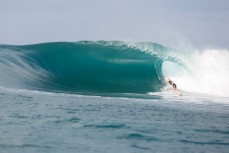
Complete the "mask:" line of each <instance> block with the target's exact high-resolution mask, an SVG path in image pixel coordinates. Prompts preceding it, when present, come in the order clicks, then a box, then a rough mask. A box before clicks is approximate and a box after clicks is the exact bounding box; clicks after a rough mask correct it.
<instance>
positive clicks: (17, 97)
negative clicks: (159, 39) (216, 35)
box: [0, 41, 229, 153]
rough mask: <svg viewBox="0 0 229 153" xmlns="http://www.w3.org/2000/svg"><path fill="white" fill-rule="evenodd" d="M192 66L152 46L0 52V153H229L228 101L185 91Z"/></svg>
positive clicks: (57, 46)
mask: <svg viewBox="0 0 229 153" xmlns="http://www.w3.org/2000/svg"><path fill="white" fill-rule="evenodd" d="M189 57H190V56H189ZM214 57H216V56H214ZM224 57H225V55H224ZM221 61H222V60H221ZM165 63H166V64H165ZM171 63H172V64H171ZM190 63H191V62H188V60H187V58H185V56H184V55H183V54H182V52H179V51H176V50H173V49H171V48H167V47H164V46H162V45H159V44H155V43H125V42H106V41H99V42H88V41H84V42H75V43H69V42H61V43H45V44H35V45H25V46H13V45H1V46H0V72H1V74H0V152H1V153H11V152H13V153H21V152H23V153H24V152H42V153H44V152H48V153H51V152H69V153H71V152H79V153H80V152H87V153H88V152H93V153H102V152H104V153H107V152H109V153H113V152H114V153H116V152H134V153H135V152H136V153H139V152H147V153H148V152H150V153H151V152H181V153H183V152H212V153H215V152H225V153H227V152H228V151H229V101H228V98H227V96H226V95H224V96H219V95H209V94H208V93H198V91H197V90H195V92H191V91H186V90H185V89H187V88H188V87H187V86H184V85H182V84H181V83H179V79H177V74H183V71H185V74H189V75H190V76H191V75H193V74H194V72H193V71H194V70H193V67H191V66H190ZM177 67H179V68H177ZM171 69H174V72H176V73H174V74H173V73H171V72H170V70H171ZM181 72H182V73H181ZM168 73H169V74H170V77H173V78H174V79H175V80H176V79H177V80H176V83H177V81H178V83H177V85H178V89H179V92H180V93H182V95H181V96H177V95H176V94H174V93H173V92H172V91H171V90H170V87H169V86H167V85H166V83H165V82H164V81H163V78H164V77H167V74H168ZM202 73H203V71H202ZM202 75H204V73H203V74H202ZM225 75H227V74H226V72H225ZM185 77H186V76H185V75H184V76H182V79H180V80H183V79H184V78H185ZM193 77H194V76H193ZM187 79H189V77H188V78H187ZM213 83H214V82H213ZM218 83H220V82H218ZM189 87H190V86H189ZM209 88H210V87H209ZM209 88H208V89H209ZM222 88H224V86H222ZM181 89H182V90H181ZM190 89H195V88H194V87H192V88H190ZM203 89H204V88H203ZM203 91H206V92H207V91H208V90H203ZM217 93H220V94H224V92H220V90H219V91H218V92H216V94H217Z"/></svg>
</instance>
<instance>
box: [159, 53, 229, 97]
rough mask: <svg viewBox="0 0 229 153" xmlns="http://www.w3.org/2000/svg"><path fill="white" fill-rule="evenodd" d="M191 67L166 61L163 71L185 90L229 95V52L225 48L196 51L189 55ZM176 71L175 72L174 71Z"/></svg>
mask: <svg viewBox="0 0 229 153" xmlns="http://www.w3.org/2000/svg"><path fill="white" fill-rule="evenodd" d="M188 57H189V59H188V62H189V63H188V65H189V68H188V70H189V71H188V70H187V69H184V68H183V67H181V66H179V65H177V64H176V63H169V62H167V63H166V62H165V63H164V64H163V71H164V73H165V74H166V76H170V77H171V79H172V80H173V81H174V82H176V83H177V85H178V88H179V89H181V90H184V91H189V92H195V93H205V94H211V95H219V96H228V95H229V91H228V86H229V52H228V51H227V50H223V49H206V50H203V51H194V52H193V53H189V55H188ZM174 71H175V72H174Z"/></svg>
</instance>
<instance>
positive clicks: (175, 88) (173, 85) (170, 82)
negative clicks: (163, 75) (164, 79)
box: [168, 78, 177, 90]
mask: <svg viewBox="0 0 229 153" xmlns="http://www.w3.org/2000/svg"><path fill="white" fill-rule="evenodd" d="M168 83H169V84H170V85H171V86H172V87H173V89H174V90H177V85H176V84H175V83H174V82H173V81H172V80H170V78H169V80H168Z"/></svg>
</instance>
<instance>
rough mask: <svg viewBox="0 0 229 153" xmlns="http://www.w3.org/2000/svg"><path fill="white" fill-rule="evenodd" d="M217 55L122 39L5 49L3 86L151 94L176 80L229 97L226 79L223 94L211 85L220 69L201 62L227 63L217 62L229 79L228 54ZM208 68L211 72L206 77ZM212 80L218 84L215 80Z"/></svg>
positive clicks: (1, 51)
mask: <svg viewBox="0 0 229 153" xmlns="http://www.w3.org/2000/svg"><path fill="white" fill-rule="evenodd" d="M215 52H216V53H214V51H204V52H200V53H198V54H197V53H196V52H195V54H194V53H192V54H190V53H189V54H187V52H186V54H184V52H180V51H177V50H174V49H171V48H168V47H165V46H162V45H160V44H156V43H149V42H141V43H127V42H121V41H95V42H93V41H79V42H54V43H42V44H33V45H22V46H15V45H0V72H1V73H0V85H1V86H4V87H13V88H19V89H34V90H42V91H52V92H53V91H54V92H67V93H69V92H70V93H89V94H91V93H92V94H97V93H108V94H109V93H139V94H145V93H149V92H160V91H161V90H162V88H164V87H165V82H164V78H165V77H171V78H172V79H173V80H174V81H175V82H176V83H177V85H178V89H181V90H185V91H191V92H202V91H203V93H204V92H205V93H214V92H215V93H216V94H219V95H225V94H228V92H226V91H225V90H224V87H225V85H224V84H225V83H226V84H227V83H228V81H226V79H224V82H220V81H219V80H218V81H217V82H216V83H215V85H217V87H218V88H217V90H215V89H216V88H215V87H210V86H209V84H207V85H206V84H205V81H206V79H207V78H206V77H209V76H212V77H213V78H214V77H216V76H215V75H216V73H215V72H216V71H219V67H217V68H215V69H214V67H213V66H212V65H211V64H212V63H209V64H210V65H208V66H207V67H206V64H205V65H204V63H201V62H202V61H205V60H208V59H209V58H210V57H216V55H218V57H219V58H221V59H223V58H224V59H223V60H221V61H220V62H221V63H220V62H217V61H215V62H214V64H217V63H218V64H220V65H219V66H220V67H221V68H223V69H222V71H220V73H224V75H223V76H224V77H228V73H227V71H226V70H227V69H228V66H227V61H228V57H229V55H228V52H227V51H223V52H222V51H215ZM185 56H186V57H185ZM206 62H208V61H206ZM225 62H226V64H225ZM203 70H208V71H206V75H205V73H202V72H203ZM210 70H214V71H215V72H212V73H209V72H210ZM221 76H222V75H221ZM221 78H222V77H221ZM207 81H209V80H207ZM225 81H226V82H225ZM210 82H211V85H214V80H210Z"/></svg>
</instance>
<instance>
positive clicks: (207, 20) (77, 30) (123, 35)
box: [0, 0, 229, 49]
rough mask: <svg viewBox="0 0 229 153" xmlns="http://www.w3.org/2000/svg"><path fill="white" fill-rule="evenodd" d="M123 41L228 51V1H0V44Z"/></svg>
mask: <svg viewBox="0 0 229 153" xmlns="http://www.w3.org/2000/svg"><path fill="white" fill-rule="evenodd" d="M79 40H123V41H133V42H136V41H149V42H157V43H161V44H164V45H167V46H171V47H175V48H177V47H180V46H182V47H184V46H193V47H197V48H205V47H217V48H227V49H228V48H229V0H0V44H31V43H40V42H50V41H51V42H53V41H79Z"/></svg>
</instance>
